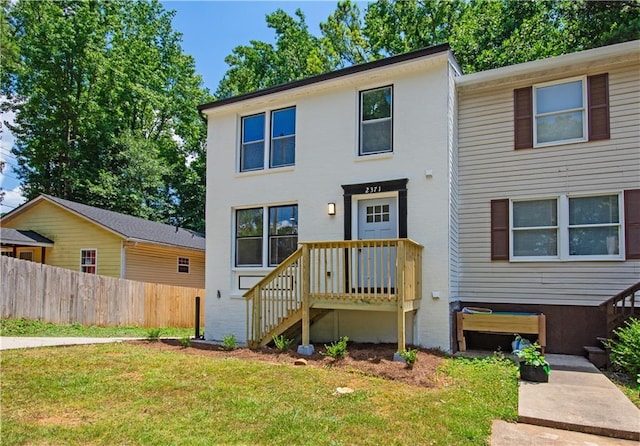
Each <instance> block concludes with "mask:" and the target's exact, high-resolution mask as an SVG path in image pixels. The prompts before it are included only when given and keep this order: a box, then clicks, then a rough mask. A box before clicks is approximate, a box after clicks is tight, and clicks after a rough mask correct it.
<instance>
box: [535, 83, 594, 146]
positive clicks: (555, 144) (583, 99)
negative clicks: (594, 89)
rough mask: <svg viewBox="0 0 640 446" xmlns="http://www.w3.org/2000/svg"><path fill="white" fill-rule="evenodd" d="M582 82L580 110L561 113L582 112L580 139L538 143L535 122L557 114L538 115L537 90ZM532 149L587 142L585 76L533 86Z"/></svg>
mask: <svg viewBox="0 0 640 446" xmlns="http://www.w3.org/2000/svg"><path fill="white" fill-rule="evenodd" d="M575 81H582V108H568V109H565V110H563V111H562V113H566V112H574V111H582V138H573V139H563V140H559V141H549V142H544V143H538V125H537V120H538V117H544V116H547V115H553V114H556V113H558V112H553V113H541V114H538V101H537V94H536V90H537V89H538V88H544V87H551V86H553V85H561V84H568V83H570V82H575ZM532 95H533V110H532V114H533V147H534V148H537V147H550V146H559V145H563V144H573V143H579V142H585V141H588V140H589V135H588V129H589V116H588V113H589V106H588V103H587V102H588V97H587V76H577V77H571V78H566V79H560V80H555V81H551V82H544V83H540V84H535V85H533V91H532Z"/></svg>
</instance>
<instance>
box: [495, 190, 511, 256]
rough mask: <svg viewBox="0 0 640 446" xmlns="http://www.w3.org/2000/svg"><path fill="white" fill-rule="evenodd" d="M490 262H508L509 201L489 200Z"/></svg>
mask: <svg viewBox="0 0 640 446" xmlns="http://www.w3.org/2000/svg"><path fill="white" fill-rule="evenodd" d="M491 260H509V200H507V199H503V200H491Z"/></svg>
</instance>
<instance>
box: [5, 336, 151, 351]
mask: <svg viewBox="0 0 640 446" xmlns="http://www.w3.org/2000/svg"><path fill="white" fill-rule="evenodd" d="M136 339H142V338H29V337H19V336H16V337H7V336H2V337H0V350H12V349H16V348H34V347H54V346H62V345H82V344H107V343H109V342H123V341H132V340H136Z"/></svg>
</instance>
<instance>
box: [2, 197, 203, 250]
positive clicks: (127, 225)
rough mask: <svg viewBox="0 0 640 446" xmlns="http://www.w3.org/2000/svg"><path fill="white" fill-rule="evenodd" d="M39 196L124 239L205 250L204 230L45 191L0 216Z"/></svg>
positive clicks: (19, 210) (17, 209)
mask: <svg viewBox="0 0 640 446" xmlns="http://www.w3.org/2000/svg"><path fill="white" fill-rule="evenodd" d="M42 200H46V201H48V202H50V203H54V204H56V205H58V206H60V207H62V208H64V209H66V210H68V211H70V212H72V213H74V214H76V215H78V216H80V217H82V218H84V219H86V220H89V221H91V222H93V223H95V224H97V225H99V226H102V227H103V228H105V229H107V230H109V231H111V232H113V233H115V234H117V235H119V236H121V237H122V238H124V239H125V240H127V241H132V242H144V243H152V244H156V245H164V246H175V247H180V248H187V249H195V250H198V251H204V249H205V237H204V234H201V233H199V232H195V231H191V230H189V229H183V228H178V227H176V226H171V225H166V224H163V223H158V222H154V221H149V220H145V219H143V218H139V217H134V216H131V215H126V214H121V213H119V212H113V211H108V210H106V209H101V208H97V207H93V206H88V205H86V204H82V203H76V202H74V201H69V200H63V199H62V198H57V197H53V196H51V195H45V194H42V195H39V196H38V197H36V198H34V199H33V200H31V201H29V202H27V203H25V204H23V205H22V206H20V207H18V208H16V209H14V210H13V211H11V212H10V213H8V214H6V215H5V216H4V217H3V219H6V218H8V217H10V216H13V215H15V214H18V213H21V212H24V211H25V210H26V209H28V208H30V207H31V206H33V205H34V204H35V203H37V202H39V201H42Z"/></svg>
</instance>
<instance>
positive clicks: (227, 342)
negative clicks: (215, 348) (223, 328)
mask: <svg viewBox="0 0 640 446" xmlns="http://www.w3.org/2000/svg"><path fill="white" fill-rule="evenodd" d="M237 346H238V341H237V340H236V335H232V334H231V335H227V336H225V337H223V338H222V348H223V349H224V350H235V348H236V347H237Z"/></svg>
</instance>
